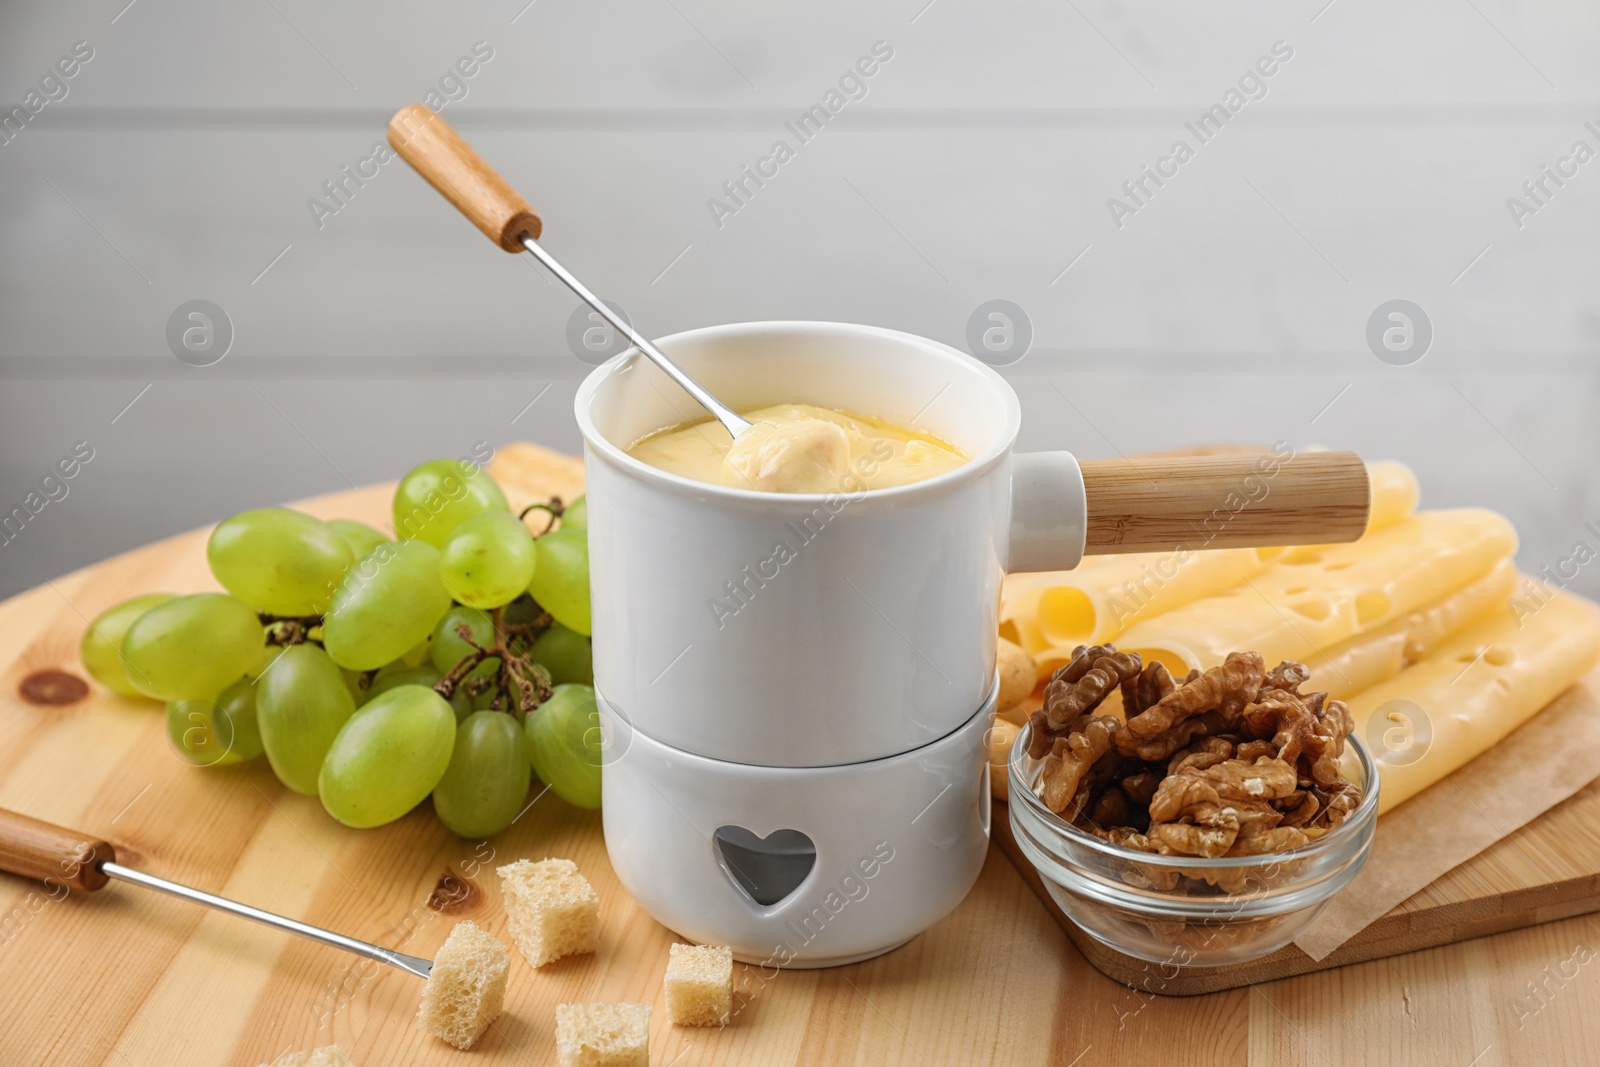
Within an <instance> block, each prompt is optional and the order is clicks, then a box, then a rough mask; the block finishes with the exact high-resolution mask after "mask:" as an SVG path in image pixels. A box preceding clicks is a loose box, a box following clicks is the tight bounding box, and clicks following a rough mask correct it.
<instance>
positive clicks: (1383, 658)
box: [1304, 559, 1517, 700]
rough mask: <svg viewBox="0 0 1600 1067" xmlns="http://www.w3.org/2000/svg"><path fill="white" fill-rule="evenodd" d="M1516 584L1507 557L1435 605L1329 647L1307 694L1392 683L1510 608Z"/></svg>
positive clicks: (1340, 695) (1346, 693)
mask: <svg viewBox="0 0 1600 1067" xmlns="http://www.w3.org/2000/svg"><path fill="white" fill-rule="evenodd" d="M1516 582H1517V568H1516V565H1515V564H1514V563H1512V561H1511V560H1509V559H1503V560H1501V561H1500V562H1499V563H1496V564H1495V565H1494V566H1493V567H1491V568H1490V569H1489V571H1488V573H1486V574H1484V575H1483V576H1482V577H1481V578H1475V579H1473V580H1472V581H1470V582H1468V583H1467V584H1466V585H1463V586H1462V587H1461V588H1459V589H1456V590H1453V591H1452V592H1450V593H1447V594H1445V595H1444V596H1442V597H1440V598H1439V599H1438V600H1435V601H1433V602H1432V603H1431V604H1427V605H1425V606H1423V607H1420V608H1418V609H1417V610H1416V611H1413V612H1408V613H1407V614H1406V615H1404V616H1402V617H1400V618H1398V619H1395V620H1394V621H1393V622H1390V623H1387V624H1386V625H1383V626H1379V627H1378V628H1377V629H1375V630H1369V631H1367V632H1366V633H1361V634H1357V635H1356V636H1354V637H1352V638H1350V639H1349V640H1348V641H1343V642H1341V643H1339V644H1337V645H1334V646H1333V647H1332V648H1330V649H1325V650H1324V651H1323V652H1322V653H1321V655H1320V656H1319V657H1318V658H1317V661H1316V664H1315V665H1314V666H1312V668H1311V677H1310V679H1309V680H1308V681H1307V682H1306V684H1305V686H1304V691H1305V692H1307V693H1314V692H1316V691H1317V690H1319V689H1325V690H1327V691H1328V692H1329V693H1330V694H1331V695H1332V696H1334V697H1335V698H1337V699H1340V700H1348V699H1349V698H1350V697H1351V696H1353V695H1354V694H1356V693H1359V692H1361V691H1362V690H1363V689H1370V688H1371V687H1372V686H1375V685H1377V684H1378V683H1379V682H1386V681H1388V680H1389V679H1390V678H1393V677H1394V676H1395V675H1397V674H1399V673H1400V672H1401V671H1403V670H1405V669H1406V668H1407V667H1410V666H1411V665H1412V664H1414V663H1417V662H1419V661H1420V660H1424V659H1426V658H1428V657H1429V656H1431V655H1433V654H1434V653H1435V652H1437V651H1438V649H1439V646H1440V645H1441V644H1442V643H1443V642H1444V641H1445V639H1446V638H1448V637H1450V636H1452V635H1454V634H1456V633H1459V632H1460V631H1461V630H1464V629H1465V628H1466V627H1468V626H1470V625H1472V624H1473V623H1475V622H1477V621H1478V620H1480V619H1483V618H1485V617H1487V616H1488V614H1489V613H1490V612H1491V611H1493V610H1494V609H1495V608H1497V607H1498V608H1501V609H1502V610H1504V609H1505V607H1506V603H1507V601H1508V600H1509V599H1510V597H1511V594H1512V591H1513V590H1514V589H1515V587H1516Z"/></svg>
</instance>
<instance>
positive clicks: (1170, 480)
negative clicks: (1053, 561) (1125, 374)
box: [1079, 451, 1372, 555]
mask: <svg viewBox="0 0 1600 1067" xmlns="http://www.w3.org/2000/svg"><path fill="white" fill-rule="evenodd" d="M1079 466H1080V467H1081V469H1082V471H1083V492H1084V498H1085V501H1086V503H1087V511H1088V523H1087V530H1086V533H1085V540H1084V549H1083V551H1084V553H1085V554H1086V555H1108V554H1112V553H1120V552H1159V551H1166V550H1171V549H1174V548H1177V547H1179V546H1186V547H1188V548H1190V549H1194V550H1198V549H1205V548H1243V547H1246V546H1250V545H1296V544H1302V545H1303V544H1333V543H1336V542H1341V541H1354V540H1356V539H1357V538H1359V537H1360V536H1361V535H1362V534H1363V533H1365V532H1366V529H1367V514H1368V511H1369V510H1370V508H1371V504H1372V490H1371V486H1370V485H1369V484H1368V481H1367V465H1366V464H1365V463H1363V462H1362V460H1361V457H1360V456H1358V455H1356V454H1355V453H1354V452H1302V453H1292V452H1287V451H1285V452H1283V453H1281V454H1280V453H1278V452H1267V451H1262V452H1260V453H1257V454H1254V455H1250V454H1232V455H1210V456H1172V457H1161V458H1149V459H1138V458H1125V459H1089V460H1081V461H1079Z"/></svg>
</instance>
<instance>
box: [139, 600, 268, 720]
mask: <svg viewBox="0 0 1600 1067" xmlns="http://www.w3.org/2000/svg"><path fill="white" fill-rule="evenodd" d="M265 642H266V636H265V634H264V633H263V632H262V629H261V622H260V620H259V619H257V618H256V613H255V612H254V611H252V610H251V609H250V607H249V606H248V605H246V604H245V603H244V601H242V600H236V599H234V598H233V597H231V596H224V595H222V594H221V593H197V594H195V595H194V596H180V597H174V598H173V599H171V600H168V601H166V602H164V603H161V604H157V605H156V606H155V607H153V608H151V609H150V610H149V611H147V612H145V613H144V614H143V615H140V616H139V617H138V618H137V619H135V620H134V622H133V625H132V626H129V627H128V632H127V633H126V634H125V635H123V638H122V668H123V670H124V671H125V672H126V674H127V678H128V681H129V682H130V683H132V685H133V687H134V688H135V689H137V690H139V692H141V693H143V694H144V695H145V696H152V697H155V698H156V699H157V700H210V699H211V698H212V697H215V696H216V695H217V694H218V693H220V692H222V690H223V689H224V688H225V687H227V686H229V685H231V684H233V683H234V682H236V681H238V680H239V679H240V678H242V677H244V675H245V672H246V671H248V670H250V668H252V667H254V666H255V665H256V664H257V663H258V662H259V660H260V656H261V649H262V647H263V645H264V644H265Z"/></svg>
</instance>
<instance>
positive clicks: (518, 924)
mask: <svg viewBox="0 0 1600 1067" xmlns="http://www.w3.org/2000/svg"><path fill="white" fill-rule="evenodd" d="M497 873H498V874H499V875H500V895H501V897H502V898H503V900H504V902H505V908H506V915H507V916H509V917H510V919H511V937H512V939H513V940H514V941H516V943H517V949H518V950H519V951H520V952H521V953H522V956H523V958H524V959H526V960H527V961H528V962H529V963H530V964H531V965H533V966H535V967H543V966H544V965H545V964H547V963H550V962H551V961H553V960H558V959H560V958H561V957H563V956H573V955H577V954H579V953H583V952H593V951H595V950H596V949H597V948H599V947H600V898H599V896H597V895H596V894H595V891H594V887H593V886H591V885H590V884H589V881H588V879H586V878H584V876H583V875H581V874H579V873H578V865H577V864H576V863H573V862H572V861H571V860H563V859H548V860H540V861H539V862H538V863H534V862H533V861H531V860H518V861H517V862H515V863H511V864H507V865H506V866H504V867H501V868H499V869H498V871H497Z"/></svg>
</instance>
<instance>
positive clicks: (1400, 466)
mask: <svg viewBox="0 0 1600 1067" xmlns="http://www.w3.org/2000/svg"><path fill="white" fill-rule="evenodd" d="M1367 480H1368V482H1369V483H1370V484H1371V486H1372V508H1371V511H1370V512H1368V515H1367V533H1366V535H1363V536H1368V535H1371V534H1375V533H1377V532H1378V531H1379V530H1387V529H1388V528H1389V527H1391V526H1394V525H1395V524H1397V523H1400V522H1404V521H1405V520H1406V519H1409V518H1410V517H1411V516H1412V515H1414V514H1415V513H1416V510H1417V502H1418V501H1419V500H1420V499H1421V498H1422V488H1421V486H1419V485H1418V484H1417V475H1416V472H1414V471H1413V470H1412V469H1411V468H1410V467H1408V466H1406V465H1405V464H1404V463H1400V462H1398V461H1397V460H1392V459H1385V460H1379V461H1378V462H1376V463H1369V464H1367ZM1332 547H1333V546H1332V545H1293V546H1291V547H1289V548H1286V549H1284V550H1283V552H1282V554H1281V555H1278V556H1276V557H1275V559H1276V560H1277V561H1278V562H1282V563H1301V562H1304V561H1305V560H1307V559H1310V558H1312V557H1314V556H1318V555H1320V554H1321V553H1322V552H1324V551H1326V550H1327V549H1330V548H1332Z"/></svg>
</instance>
